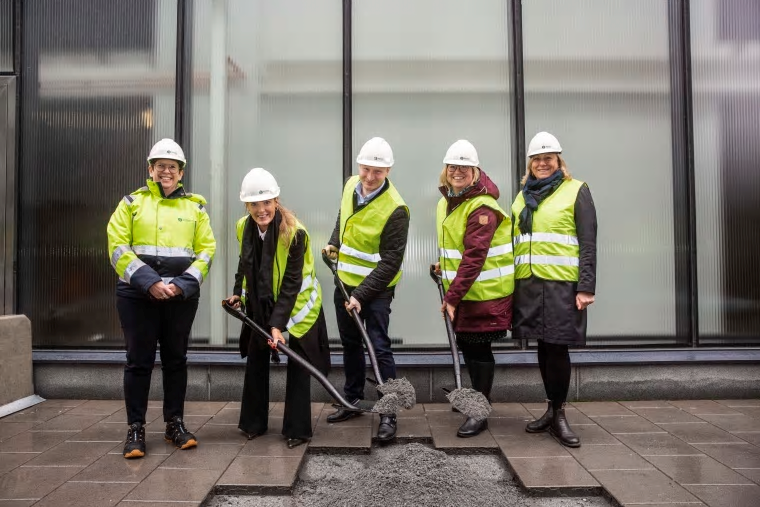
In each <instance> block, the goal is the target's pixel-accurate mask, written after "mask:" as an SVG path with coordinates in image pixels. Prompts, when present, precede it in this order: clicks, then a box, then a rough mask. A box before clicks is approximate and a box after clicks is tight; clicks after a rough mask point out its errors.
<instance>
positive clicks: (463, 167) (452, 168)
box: [446, 165, 472, 173]
mask: <svg viewBox="0 0 760 507" xmlns="http://www.w3.org/2000/svg"><path fill="white" fill-rule="evenodd" d="M470 169H472V167H470V166H468V165H448V166H446V170H447V171H449V172H450V173H455V172H457V171H459V172H460V173H466V172H467V171H468V170H470Z"/></svg>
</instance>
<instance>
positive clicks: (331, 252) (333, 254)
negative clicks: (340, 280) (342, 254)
mask: <svg viewBox="0 0 760 507" xmlns="http://www.w3.org/2000/svg"><path fill="white" fill-rule="evenodd" d="M322 251H323V252H324V253H326V254H327V256H328V257H329V258H330V260H333V261H337V260H338V249H337V248H335V247H334V246H332V245H327V246H326V247H324V248H323V249H322Z"/></svg>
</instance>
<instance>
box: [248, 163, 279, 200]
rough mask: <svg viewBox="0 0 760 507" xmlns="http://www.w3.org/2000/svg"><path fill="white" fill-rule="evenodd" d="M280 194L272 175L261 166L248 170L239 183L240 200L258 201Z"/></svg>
mask: <svg viewBox="0 0 760 507" xmlns="http://www.w3.org/2000/svg"><path fill="white" fill-rule="evenodd" d="M278 195H280V187H278V186H277V180H275V179H274V176H272V174H271V173H270V172H269V171H267V170H266V169H262V168H261V167H256V168H254V169H251V170H250V171H248V174H246V175H245V178H243V184H242V185H240V200H241V201H243V202H258V201H266V200H267V199H274V198H275V197H277V196H278Z"/></svg>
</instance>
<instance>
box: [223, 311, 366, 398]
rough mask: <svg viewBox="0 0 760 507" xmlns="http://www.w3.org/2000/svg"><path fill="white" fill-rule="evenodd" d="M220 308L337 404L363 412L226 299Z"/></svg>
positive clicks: (300, 358) (308, 364)
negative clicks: (303, 372) (313, 380)
mask: <svg viewBox="0 0 760 507" xmlns="http://www.w3.org/2000/svg"><path fill="white" fill-rule="evenodd" d="M222 308H224V311H225V312H227V313H228V314H230V315H232V316H233V317H235V318H236V319H238V320H239V321H241V322H242V323H243V324H245V325H246V326H248V327H250V328H251V329H253V330H254V331H256V332H257V333H259V334H260V335H261V336H262V337H264V338H266V339H267V343H268V344H269V346H270V347H272V348H276V349H277V350H279V351H280V352H282V353H283V354H285V355H286V356H288V358H289V359H290V360H291V361H293V362H295V363H297V364H298V365H299V366H301V367H303V368H305V369H306V371H308V372H309V373H310V374H311V375H312V376H313V377H314V378H316V379H317V380H318V381H319V383H320V384H322V386H323V387H324V388H325V389H326V390H327V392H328V393H330V395H331V396H332V397H333V398H335V399H336V400H338V403H340V404H341V405H343V406H344V407H346V408H348V409H351V410H356V411H362V412H363V411H364V410H363V409H361V408H358V407H356V406H354V405H353V404H351V403H349V402H348V401H347V400H346V399H345V398H344V397H343V396H341V394H340V393H339V392H338V390H337V389H336V388H335V386H333V385H332V384H331V383H330V381H329V380H327V377H325V376H324V375H323V374H322V372H321V371H319V370H318V369H316V368H315V367H314V365H313V364H311V363H310V362H309V361H307V360H306V359H304V358H303V357H301V356H299V355H298V354H296V353H295V352H293V350H292V349H291V348H290V347H288V346H287V345H285V344H284V343H282V342H278V341H277V340H275V339H274V338H272V335H271V334H269V333H268V332H267V331H266V330H265V329H264V328H263V327H261V326H259V325H258V324H256V322H254V321H253V320H252V319H251V318H250V317H248V315H246V314H245V312H243V311H242V310H240V309H239V308H234V307H233V306H232V305H231V304H230V303H229V302H228V301H227V300H226V299H222ZM273 344H274V345H273Z"/></svg>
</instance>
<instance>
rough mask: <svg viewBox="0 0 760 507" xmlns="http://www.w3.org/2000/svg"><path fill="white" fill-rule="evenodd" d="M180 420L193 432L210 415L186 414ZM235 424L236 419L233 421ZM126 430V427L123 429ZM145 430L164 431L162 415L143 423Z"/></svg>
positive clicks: (207, 419) (209, 418)
mask: <svg viewBox="0 0 760 507" xmlns="http://www.w3.org/2000/svg"><path fill="white" fill-rule="evenodd" d="M182 420H183V421H184V422H185V427H186V428H187V431H189V432H191V433H195V432H196V431H198V430H199V429H201V428H202V427H203V425H204V424H206V423H207V422H209V421H210V420H211V416H210V415H186V416H185V417H183V418H182ZM235 426H237V421H235ZM125 431H126V429H125ZM145 431H147V432H154V433H158V432H160V433H162V434H163V433H164V432H165V431H166V421H164V418H163V417H157V418H156V419H154V420H153V421H152V422H149V423H147V424H146V425H145Z"/></svg>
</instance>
